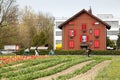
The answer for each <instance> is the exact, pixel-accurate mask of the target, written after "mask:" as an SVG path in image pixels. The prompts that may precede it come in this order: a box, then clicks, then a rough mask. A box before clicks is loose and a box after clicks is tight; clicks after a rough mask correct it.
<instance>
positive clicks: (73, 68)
mask: <svg viewBox="0 0 120 80" xmlns="http://www.w3.org/2000/svg"><path fill="white" fill-rule="evenodd" d="M90 62H92V61H86V62H83V63H80V64H77V65H74V66H72V67H70V68H68V69H66V70H63V71H61V72H59V73H56V74H53V75H51V76H46V77H42V78H38V79H36V80H52V78H54V79H55V78H57V77H58V76H60V75H65V74H68V73H72V72H73V71H75V70H76V69H80V68H82V67H83V66H85V65H86V64H88V63H90Z"/></svg>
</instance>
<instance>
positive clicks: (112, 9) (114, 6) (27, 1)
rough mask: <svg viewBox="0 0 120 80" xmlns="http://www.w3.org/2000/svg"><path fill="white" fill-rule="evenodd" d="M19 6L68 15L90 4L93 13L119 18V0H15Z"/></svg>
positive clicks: (59, 15) (57, 14) (63, 15)
mask: <svg viewBox="0 0 120 80" xmlns="http://www.w3.org/2000/svg"><path fill="white" fill-rule="evenodd" d="M17 4H18V5H19V7H20V8H24V7H25V6H26V5H27V6H31V8H32V9H33V10H34V11H36V12H43V13H50V14H52V15H53V16H54V17H70V16H72V15H74V14H75V13H77V12H79V11H80V10H82V9H86V10H88V9H89V7H90V6H91V8H92V11H93V14H95V15H96V14H113V15H114V17H116V18H120V0H17Z"/></svg>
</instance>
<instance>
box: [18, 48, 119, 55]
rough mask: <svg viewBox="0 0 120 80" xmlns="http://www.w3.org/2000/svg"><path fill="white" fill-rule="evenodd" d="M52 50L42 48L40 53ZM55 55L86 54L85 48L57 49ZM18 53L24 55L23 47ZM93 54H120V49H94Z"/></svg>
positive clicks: (31, 51)
mask: <svg viewBox="0 0 120 80" xmlns="http://www.w3.org/2000/svg"><path fill="white" fill-rule="evenodd" d="M49 51H50V50H40V52H39V54H40V55H48V54H49ZM54 52H55V55H86V53H85V51H84V50H55V51H54ZM16 54H17V55H24V49H21V50H20V51H18V52H17V53H16ZM34 54H35V51H34V50H30V53H29V54H28V55H34ZM91 54H92V55H120V51H116V50H96V51H95V50H94V51H92V52H91Z"/></svg>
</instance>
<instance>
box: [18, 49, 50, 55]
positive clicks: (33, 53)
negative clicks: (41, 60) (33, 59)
mask: <svg viewBox="0 0 120 80" xmlns="http://www.w3.org/2000/svg"><path fill="white" fill-rule="evenodd" d="M24 50H25V49H21V50H19V51H18V52H16V54H17V55H25V53H24ZM39 54H40V55H48V54H49V50H39ZM28 55H35V50H30V52H29V54H28Z"/></svg>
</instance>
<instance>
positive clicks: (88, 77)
mask: <svg viewBox="0 0 120 80" xmlns="http://www.w3.org/2000/svg"><path fill="white" fill-rule="evenodd" d="M110 62H111V61H110V60H109V61H108V60H107V61H103V62H101V63H99V64H97V65H96V66H94V67H93V68H92V69H90V70H89V71H87V72H86V73H84V74H80V75H77V76H76V77H73V78H71V79H69V80H94V78H95V77H96V76H97V74H98V72H99V70H101V69H103V68H104V67H106V66H108V65H109V63H110Z"/></svg>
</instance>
